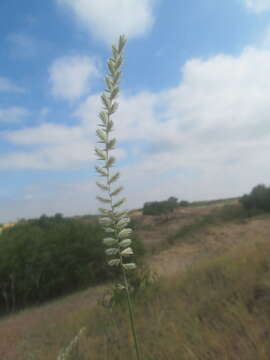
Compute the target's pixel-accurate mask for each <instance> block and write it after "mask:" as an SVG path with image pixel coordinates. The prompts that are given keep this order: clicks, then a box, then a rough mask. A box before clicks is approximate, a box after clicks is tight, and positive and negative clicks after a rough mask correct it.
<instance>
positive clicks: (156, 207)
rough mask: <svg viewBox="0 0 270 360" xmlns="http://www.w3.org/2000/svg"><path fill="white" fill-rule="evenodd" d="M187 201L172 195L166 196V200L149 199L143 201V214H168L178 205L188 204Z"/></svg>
mask: <svg viewBox="0 0 270 360" xmlns="http://www.w3.org/2000/svg"><path fill="white" fill-rule="evenodd" d="M188 205H189V202H188V201H185V200H182V201H180V202H179V201H178V199H177V198H176V197H174V196H171V197H169V198H168V200H163V201H150V202H146V203H144V206H143V210H142V211H143V215H162V214H169V213H171V212H173V211H174V209H176V208H177V207H179V206H188Z"/></svg>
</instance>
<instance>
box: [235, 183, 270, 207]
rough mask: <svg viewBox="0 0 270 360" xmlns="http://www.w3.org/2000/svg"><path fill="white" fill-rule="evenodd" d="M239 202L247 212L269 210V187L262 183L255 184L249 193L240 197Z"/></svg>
mask: <svg viewBox="0 0 270 360" xmlns="http://www.w3.org/2000/svg"><path fill="white" fill-rule="evenodd" d="M240 203H241V204H242V205H243V207H244V208H245V209H246V210H247V211H249V212H258V211H265V212H268V211H270V187H269V186H268V187H267V186H265V185H263V184H260V185H257V186H255V187H254V188H253V189H252V191H251V192H250V194H245V195H244V196H242V197H241V199H240Z"/></svg>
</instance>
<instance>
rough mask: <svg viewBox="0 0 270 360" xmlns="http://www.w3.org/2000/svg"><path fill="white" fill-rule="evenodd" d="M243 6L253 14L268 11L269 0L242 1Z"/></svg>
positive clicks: (269, 9)
mask: <svg viewBox="0 0 270 360" xmlns="http://www.w3.org/2000/svg"><path fill="white" fill-rule="evenodd" d="M244 2H245V5H246V7H247V8H248V9H250V10H251V11H254V12H255V13H261V12H264V11H270V0H244Z"/></svg>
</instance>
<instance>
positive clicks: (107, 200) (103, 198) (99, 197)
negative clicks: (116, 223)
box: [97, 196, 111, 204]
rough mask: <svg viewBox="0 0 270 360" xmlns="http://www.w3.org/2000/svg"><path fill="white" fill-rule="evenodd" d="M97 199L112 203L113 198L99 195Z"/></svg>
mask: <svg viewBox="0 0 270 360" xmlns="http://www.w3.org/2000/svg"><path fill="white" fill-rule="evenodd" d="M97 199H98V200H99V201H101V202H103V203H105V204H110V203H111V199H109V198H105V197H103V196H97Z"/></svg>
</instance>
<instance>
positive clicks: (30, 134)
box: [0, 47, 270, 212]
mask: <svg viewBox="0 0 270 360" xmlns="http://www.w3.org/2000/svg"><path fill="white" fill-rule="evenodd" d="M269 94H270V51H269V50H266V49H258V48H255V47H253V48H252V47H249V48H246V49H244V50H243V52H242V53H241V54H240V55H238V56H229V55H222V54H221V55H218V56H215V57H211V58H209V59H206V60H202V59H192V60H190V61H188V62H187V63H186V64H185V66H184V67H183V69H182V80H181V81H180V80H179V85H178V86H176V87H175V88H171V89H167V90H165V91H162V92H159V93H154V92H141V93H138V94H136V95H133V96H127V95H126V94H122V96H121V98H120V99H119V102H120V108H119V111H118V112H117V114H116V115H115V128H116V131H115V135H116V137H117V138H118V140H119V142H120V146H122V147H123V149H124V151H126V152H128V153H129V155H130V158H129V160H130V161H129V162H125V165H124V166H123V168H122V173H123V175H124V176H123V177H122V182H123V183H124V184H125V185H126V188H127V191H126V195H127V197H128V199H129V206H130V207H135V206H140V205H142V203H143V202H144V201H147V200H153V199H162V198H166V197H168V196H170V195H175V196H178V197H179V198H180V199H183V198H186V199H188V200H192V199H194V200H195V199H203V198H206V199H207V198H217V197H226V196H234V195H239V194H242V193H243V192H246V191H249V190H250V189H251V187H252V186H254V185H255V184H257V183H261V182H267V180H268V179H269V178H270V168H269V167H268V166H267V164H268V161H269V159H268V158H269V156H268V154H269V150H270V145H269V144H270V121H269V114H270V102H269V96H270V95H269ZM100 106H101V104H100V100H99V95H98V94H96V95H91V96H89V97H88V98H87V99H86V100H85V101H84V102H83V103H82V104H81V105H80V106H79V107H78V108H77V111H76V113H75V114H74V115H75V116H76V117H77V120H78V122H77V124H76V126H74V125H73V126H72V127H68V126H64V125H56V124H50V123H46V124H43V125H40V126H39V127H37V128H28V129H23V130H20V131H13V132H8V133H5V134H4V135H3V136H4V137H5V139H6V140H7V141H9V142H11V143H12V144H15V145H17V146H24V151H18V152H16V153H13V154H5V155H4V156H2V157H1V158H0V168H1V169H4V168H5V169H11V168H32V169H57V170H59V169H72V168H74V167H76V166H82V167H83V168H86V167H87V168H89V167H90V166H93V161H94V156H93V148H94V144H95V142H96V139H95V129H96V124H97V122H98V118H97V114H98V112H99V110H100ZM27 146H30V149H26V150H25V148H26V147H27ZM90 161H92V165H91V164H90ZM93 182H94V179H92V180H91V184H92V183H93ZM74 186H75V185H74ZM91 186H92V185H91ZM75 187H76V186H75ZM75 187H74V188H75ZM88 190H89V189H88V188H87V187H84V186H82V188H81V189H80V190H79V188H78V189H77V192H78V194H79V196H78V198H79V200H78V201H77V200H76V198H75V196H74V199H73V198H72V199H73V200H72V201H71V205H70V207H69V210H67V211H68V212H71V211H72V209H76V211H77V210H78V209H79V207H80V202H81V204H84V201H83V200H82V199H83V198H87V197H89V196H91V194H89V193H88ZM76 195H77V193H76ZM61 196H62V195H61V194H59V195H55V196H54V197H53V199H51V201H52V203H54V204H55V209H56V208H58V207H57V206H58V205H57V204H58V202H59V199H61ZM70 196H71V195H70ZM44 206H45V205H44ZM50 206H52V204H51V205H50ZM82 208H83V209H85V207H84V205H82ZM45 210H46V209H45V208H44V211H45ZM78 212H79V211H78Z"/></svg>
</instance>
